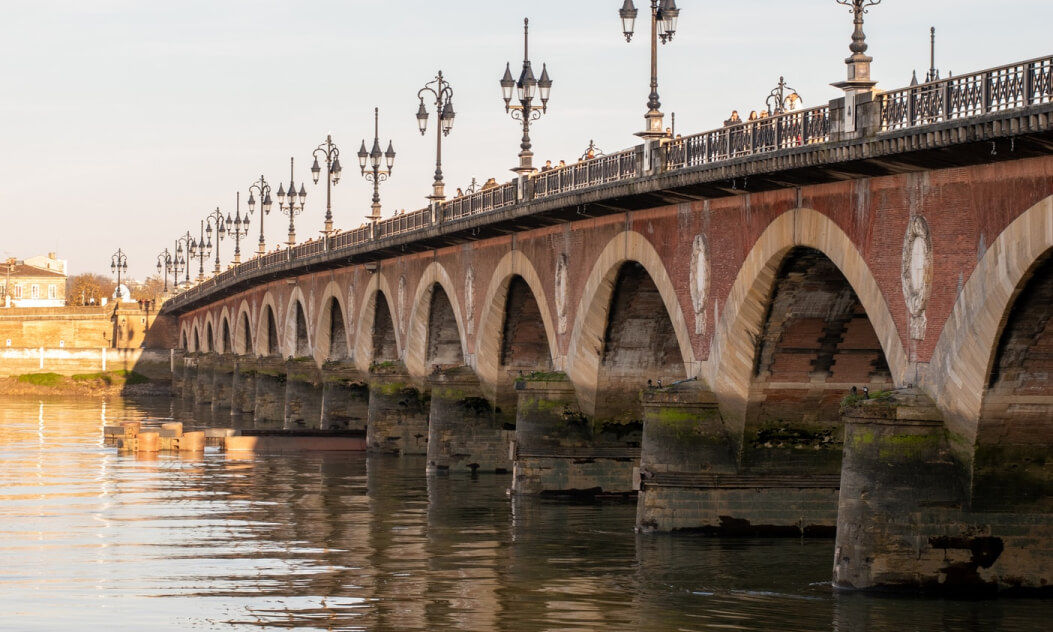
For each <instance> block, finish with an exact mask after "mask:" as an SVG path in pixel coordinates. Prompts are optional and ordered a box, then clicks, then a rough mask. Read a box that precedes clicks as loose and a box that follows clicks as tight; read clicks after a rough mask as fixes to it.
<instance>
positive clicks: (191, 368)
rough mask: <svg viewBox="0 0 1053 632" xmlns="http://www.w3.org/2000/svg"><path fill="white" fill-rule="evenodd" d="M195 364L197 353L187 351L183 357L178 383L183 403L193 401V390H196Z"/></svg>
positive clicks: (196, 362)
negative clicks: (180, 381)
mask: <svg viewBox="0 0 1053 632" xmlns="http://www.w3.org/2000/svg"><path fill="white" fill-rule="evenodd" d="M197 364H198V355H197V354H196V353H188V354H186V356H185V357H184V358H183V380H182V383H181V385H180V386H181V391H180V394H181V395H182V399H183V402H184V404H189V405H193V403H194V391H196V390H197Z"/></svg>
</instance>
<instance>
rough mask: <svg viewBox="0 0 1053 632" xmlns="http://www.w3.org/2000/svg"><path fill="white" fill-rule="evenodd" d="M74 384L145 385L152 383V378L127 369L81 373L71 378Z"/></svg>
mask: <svg viewBox="0 0 1053 632" xmlns="http://www.w3.org/2000/svg"><path fill="white" fill-rule="evenodd" d="M70 379H71V380H73V381H74V382H102V383H103V384H106V385H108V386H112V385H114V384H124V385H126V386H127V385H133V384H145V383H147V382H149V381H150V378H148V377H146V376H145V375H143V374H142V373H136V372H135V371H128V370H126V369H118V370H116V371H106V372H101V371H100V372H99V373H80V374H77V375H74V376H72V377H70Z"/></svg>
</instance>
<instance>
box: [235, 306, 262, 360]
mask: <svg viewBox="0 0 1053 632" xmlns="http://www.w3.org/2000/svg"><path fill="white" fill-rule="evenodd" d="M234 323H235V324H234V348H233V350H232V351H233V352H234V353H236V354H237V355H248V354H250V353H254V351H255V349H256V345H255V344H254V342H253V340H254V338H255V336H253V328H252V310H251V309H250V308H249V302H248V301H246V300H242V301H241V304H240V305H239V306H238V312H237V316H236V317H235V320H234Z"/></svg>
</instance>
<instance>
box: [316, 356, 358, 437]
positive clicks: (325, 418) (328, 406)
mask: <svg viewBox="0 0 1053 632" xmlns="http://www.w3.org/2000/svg"><path fill="white" fill-rule="evenodd" d="M322 381H323V384H322V426H321V427H322V430H336V431H342V432H361V433H362V435H363V436H365V434H366V421H367V420H368V418H369V381H368V379H367V377H366V376H365V375H363V374H362V373H361V372H360V371H358V370H357V369H356V368H355V367H354V366H353V365H349V364H344V363H340V362H328V363H326V364H325V365H324V366H323V367H322Z"/></svg>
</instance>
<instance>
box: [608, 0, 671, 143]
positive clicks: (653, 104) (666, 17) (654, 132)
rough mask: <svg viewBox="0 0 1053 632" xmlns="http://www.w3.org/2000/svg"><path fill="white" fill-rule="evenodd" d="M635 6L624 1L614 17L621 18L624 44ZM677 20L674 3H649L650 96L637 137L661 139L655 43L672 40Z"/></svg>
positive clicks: (629, 0) (630, 31)
mask: <svg viewBox="0 0 1053 632" xmlns="http://www.w3.org/2000/svg"><path fill="white" fill-rule="evenodd" d="M637 13H638V11H637V10H636V5H635V4H633V1H632V0H625V2H624V3H623V4H622V8H621V9H620V10H619V11H618V15H619V16H620V17H621V19H622V33H623V34H624V35H625V41H626V42H629V41H632V38H633V31H634V29H635V25H636V15H637ZM679 17H680V9H678V8H677V7H676V0H661V1H659V0H651V94H650V95H649V96H648V97H647V114H644V120H645V121H646V122H647V124H646V127H645V128H644V131H642V132H637V134H636V135H637V136H639V137H641V138H647V139H650V138H660V137H662V136H665V130H664V129H663V127H662V112H661V110H660V109H659V108H661V107H662V104H661V103H660V102H659V101H658V42H659V40H661V42H662V44H665V43H667V42H670V41H672V39H673V35H674V34H676V21H677V19H678V18H679Z"/></svg>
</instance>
